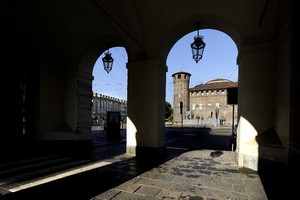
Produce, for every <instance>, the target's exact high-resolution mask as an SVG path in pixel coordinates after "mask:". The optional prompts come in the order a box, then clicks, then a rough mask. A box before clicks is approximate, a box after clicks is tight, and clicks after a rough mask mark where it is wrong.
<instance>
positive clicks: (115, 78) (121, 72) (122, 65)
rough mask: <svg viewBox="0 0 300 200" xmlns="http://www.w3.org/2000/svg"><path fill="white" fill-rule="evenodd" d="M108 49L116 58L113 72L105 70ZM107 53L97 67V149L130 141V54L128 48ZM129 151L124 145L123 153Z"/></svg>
mask: <svg viewBox="0 0 300 200" xmlns="http://www.w3.org/2000/svg"><path fill="white" fill-rule="evenodd" d="M107 50H109V52H110V53H111V56H112V58H113V59H114V61H113V66H112V70H111V71H110V72H109V73H107V72H106V71H105V70H104V67H103V62H102V58H103V57H104V56H105V53H106V52H107ZM107 50H105V51H104V52H103V53H102V54H101V55H100V56H99V57H98V59H97V60H96V61H95V65H94V67H93V84H92V93H93V96H92V108H91V117H92V127H91V132H92V140H93V146H94V147H99V146H102V145H105V144H107V143H111V142H123V141H125V140H126V124H127V69H126V63H127V62H128V55H127V51H126V49H125V48H124V47H120V46H116V47H112V48H110V49H107ZM113 123H114V124H113ZM112 124H113V125H112ZM118 148H119V147H118ZM125 149H126V148H125V146H124V145H123V148H122V150H121V149H119V150H120V151H121V152H122V153H124V152H125Z"/></svg>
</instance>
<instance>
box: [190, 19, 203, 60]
mask: <svg viewBox="0 0 300 200" xmlns="http://www.w3.org/2000/svg"><path fill="white" fill-rule="evenodd" d="M203 38H204V37H203V36H202V35H199V24H198V27H197V36H195V37H194V39H195V41H194V42H193V43H192V44H191V48H192V53H193V59H194V60H195V61H196V63H198V61H199V60H201V59H202V56H203V51H204V47H205V43H204V42H203Z"/></svg>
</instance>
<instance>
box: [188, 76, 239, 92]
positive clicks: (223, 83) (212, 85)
mask: <svg viewBox="0 0 300 200" xmlns="http://www.w3.org/2000/svg"><path fill="white" fill-rule="evenodd" d="M232 87H238V82H233V81H230V80H227V79H221V78H217V79H214V80H211V81H208V82H207V83H205V84H200V85H196V86H195V87H193V88H190V91H199V90H215V89H226V88H232Z"/></svg>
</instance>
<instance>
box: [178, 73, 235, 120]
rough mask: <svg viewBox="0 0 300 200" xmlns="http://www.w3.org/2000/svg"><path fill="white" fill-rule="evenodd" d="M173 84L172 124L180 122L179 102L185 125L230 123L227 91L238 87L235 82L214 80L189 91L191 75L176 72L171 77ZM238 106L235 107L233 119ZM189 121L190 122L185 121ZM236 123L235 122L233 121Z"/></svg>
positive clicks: (230, 110) (230, 107)
mask: <svg viewBox="0 0 300 200" xmlns="http://www.w3.org/2000/svg"><path fill="white" fill-rule="evenodd" d="M172 76H173V82H174V103H173V105H174V113H173V120H174V122H180V121H181V114H180V101H182V102H183V119H184V120H185V123H198V124H200V125H201V123H202V124H203V125H205V124H216V123H218V124H220V121H221V122H224V125H225V124H231V123H232V105H228V104H227V89H228V88H233V87H238V83H237V82H232V81H230V80H227V79H220V78H219V79H214V80H211V81H208V82H207V83H205V84H200V85H197V86H195V87H193V88H190V89H189V81H190V80H189V79H190V76H191V74H189V73H186V72H178V73H175V74H173V75H172ZM237 110H238V106H237V105H236V106H235V113H234V115H235V118H236V117H237ZM187 120H190V121H187ZM235 122H236V121H235Z"/></svg>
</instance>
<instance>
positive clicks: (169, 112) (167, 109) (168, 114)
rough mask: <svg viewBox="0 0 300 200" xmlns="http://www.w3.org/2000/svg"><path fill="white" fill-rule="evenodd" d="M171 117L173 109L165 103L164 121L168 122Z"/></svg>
mask: <svg viewBox="0 0 300 200" xmlns="http://www.w3.org/2000/svg"><path fill="white" fill-rule="evenodd" d="M171 116H173V109H172V105H171V104H170V103H169V102H167V101H166V106H165V119H167V120H169V119H170V117H171Z"/></svg>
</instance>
